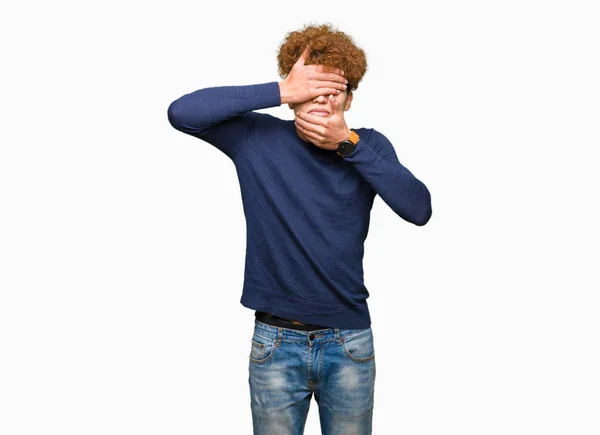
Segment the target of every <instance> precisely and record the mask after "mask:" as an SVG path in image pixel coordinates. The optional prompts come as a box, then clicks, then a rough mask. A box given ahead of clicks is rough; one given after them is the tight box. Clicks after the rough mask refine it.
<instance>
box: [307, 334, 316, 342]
mask: <svg viewBox="0 0 600 435" xmlns="http://www.w3.org/2000/svg"><path fill="white" fill-rule="evenodd" d="M308 339H309V340H311V341H312V340H314V339H315V334H312V333H311V334H310V335H309V336H308Z"/></svg>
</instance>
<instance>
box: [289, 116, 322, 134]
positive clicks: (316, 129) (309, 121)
mask: <svg viewBox="0 0 600 435" xmlns="http://www.w3.org/2000/svg"><path fill="white" fill-rule="evenodd" d="M313 118H316V119H314V122H313ZM323 122H324V119H323V117H321V116H317V115H311V114H309V113H302V115H301V116H296V124H297V125H300V126H301V127H302V128H304V129H306V130H308V131H311V132H313V133H315V134H320V135H324V134H325V131H324V130H325V127H324V124H323Z"/></svg>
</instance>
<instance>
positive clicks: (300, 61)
mask: <svg viewBox="0 0 600 435" xmlns="http://www.w3.org/2000/svg"><path fill="white" fill-rule="evenodd" d="M309 55H310V46H309V45H307V46H306V48H305V49H304V51H303V52H302V54H301V55H300V57H299V58H298V60H297V61H296V65H300V66H303V65H304V62H306V59H307V58H308V56H309Z"/></svg>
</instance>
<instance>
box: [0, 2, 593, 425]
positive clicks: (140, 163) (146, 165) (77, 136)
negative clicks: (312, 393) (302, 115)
mask: <svg viewBox="0 0 600 435" xmlns="http://www.w3.org/2000/svg"><path fill="white" fill-rule="evenodd" d="M593 3H594V2H592V1H589V2H584V1H569V2H567V1H544V2H542V1H524V0H519V1H501V2H500V1H496V2H491V1H487V2H482V1H453V2H446V1H421V2H399V3H395V4H394V6H391V5H392V3H384V2H375V1H369V2H367V3H365V2H347V1H346V2H314V3H313V2H296V3H294V2H267V1H262V2H239V3H237V4H232V3H231V2H199V1H196V2H183V1H171V2H141V1H137V2H133V1H118V2H117V1H106V2H96V3H91V2H75V1H72V2H66V1H59V2H29V3H21V4H20V6H18V8H17V7H15V6H11V7H10V8H7V7H4V6H3V12H2V13H1V14H0V15H1V17H2V18H0V20H1V23H0V24H1V26H0V32H1V35H0V36H2V64H3V67H2V72H1V75H2V80H1V84H0V86H1V87H2V89H1V95H2V98H1V100H2V104H1V110H2V112H1V116H2V117H1V120H2V121H1V122H2V128H1V130H0V134H1V135H2V136H1V138H0V140H1V154H0V207H1V213H0V220H1V225H0V260H1V262H0V288H1V293H0V433H2V434H3V435H16V434H36V435H41V434H49V433H60V434H62V435H67V434H77V435H80V434H86V435H92V434H94V435H95V434H103V435H104V434H111V435H117V434H127V435H130V434H144V435H151V434H178V435H184V434H212V433H215V434H220V433H224V434H251V433H252V432H251V426H252V421H251V414H250V396H249V392H248V380H247V378H248V372H247V368H248V354H249V351H250V336H251V334H252V328H253V320H254V318H253V312H252V311H251V310H249V309H247V308H245V307H243V306H242V305H241V304H240V303H239V299H240V297H241V288H242V280H243V266H244V254H245V243H246V239H245V237H246V234H245V223H244V215H243V209H242V202H241V195H240V190H239V185H238V181H237V177H236V173H235V168H234V166H233V164H232V162H231V161H230V160H229V159H228V158H227V157H226V156H225V155H224V154H222V153H220V152H219V151H218V150H216V149H215V148H213V147H212V146H211V145H209V144H207V143H205V142H203V141H201V140H198V139H196V138H193V137H191V136H187V135H185V134H182V133H180V132H178V131H176V130H174V129H173V128H172V127H171V126H170V124H169V123H168V120H167V108H168V105H169V104H170V103H171V101H173V100H175V99H177V98H178V97H180V96H181V95H183V94H185V93H189V92H192V91H194V90H196V89H200V88H203V87H208V86H217V85H245V84H255V83H265V82H270V81H275V80H281V79H280V78H279V76H278V75H277V65H276V53H277V50H278V47H279V44H280V42H281V41H282V40H283V39H284V37H285V35H286V33H287V32H289V31H292V30H297V29H299V28H301V27H302V26H303V25H304V24H306V23H309V22H314V23H324V22H329V23H331V24H333V25H334V26H336V27H337V28H339V30H342V31H345V32H346V33H348V34H349V35H351V36H352V37H353V38H354V40H355V42H356V43H357V44H358V45H359V46H360V47H361V48H363V49H364V50H365V51H366V52H367V55H368V71H367V74H366V75H365V77H364V79H363V81H362V82H361V83H360V85H359V88H358V90H357V91H356V93H355V97H354V101H353V105H352V109H351V110H350V111H349V112H347V113H346V119H347V122H348V125H349V126H350V127H351V128H358V127H372V128H376V129H378V130H379V131H381V132H383V133H384V134H385V135H386V136H387V137H388V138H389V139H390V140H391V141H392V143H393V144H394V146H395V149H396V151H397V154H398V156H399V158H400V161H401V162H402V163H403V164H404V165H405V166H406V167H408V168H409V169H410V170H411V171H412V172H413V173H414V174H415V175H416V176H417V177H418V178H419V179H421V180H422V181H423V182H424V183H425V184H426V185H427V186H428V188H429V190H430V192H431V194H432V199H433V216H432V218H431V220H430V221H429V223H428V224H427V225H426V226H424V227H417V226H414V225H412V224H410V223H408V222H406V221H404V220H402V219H401V218H400V217H399V216H397V215H395V214H394V212H393V211H392V210H391V209H390V208H389V207H388V206H387V205H386V204H385V203H384V202H383V201H382V200H381V198H379V197H377V199H376V202H375V204H374V207H373V211H372V220H371V227H370V231H369V236H368V239H367V243H366V245H365V259H364V267H365V281H366V285H367V288H368V289H369V291H370V294H371V297H370V298H369V306H370V309H371V315H372V319H373V323H372V327H373V331H374V336H375V345H376V350H377V381H376V396H375V413H374V432H373V433H374V434H403V435H425V434H432V435H433V434H435V435H439V434H461V435H467V434H473V435H481V434H485V435H493V434H502V435H505V434H513V435H515V434H524V435H525V434H527V435H530V434H545V435H548V434H569V435H570V434H578V435H587V434H590V435H591V434H594V435H597V434H598V433H600V415H599V409H600V393H599V392H600V371H599V370H598V367H600V337H599V335H600V320H599V316H598V313H599V309H600V303H599V301H600V297H599V295H598V292H599V290H600V285H599V284H600V283H599V279H598V262H599V261H598V258H599V254H598V242H599V241H600V240H599V237H598V229H597V228H598V219H599V218H600V215H599V213H598V185H600V183H599V181H600V180H599V177H598V169H597V166H598V160H597V158H593V157H592V156H593V155H597V154H596V152H597V148H598V145H599V144H600V129H599V120H600V118H599V116H600V105H599V101H600V86H599V81H598V77H600V63H599V56H598V54H599V48H600V47H599V45H600V44H599V42H598V41H600V31H599V27H598V21H599V18H600V16H599V14H598V12H597V11H596V10H594V9H593V6H594V5H593ZM392 7H393V8H395V9H391V8H392ZM265 112H267V113H271V114H273V115H275V116H279V117H281V118H285V119H292V112H291V110H289V108H288V107H287V105H284V106H281V107H279V108H272V109H266V110H265ZM224 313H226V314H228V318H229V320H227V321H226V322H223V321H222V316H223V314H224ZM305 433H306V434H317V433H320V431H319V422H318V412H317V404H316V402H315V401H314V400H313V402H312V405H311V410H310V413H309V417H308V422H307V427H306V432H305Z"/></svg>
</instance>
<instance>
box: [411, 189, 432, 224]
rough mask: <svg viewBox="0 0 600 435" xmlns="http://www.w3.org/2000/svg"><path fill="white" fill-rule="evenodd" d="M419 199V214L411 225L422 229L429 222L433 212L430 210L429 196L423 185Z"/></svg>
mask: <svg viewBox="0 0 600 435" xmlns="http://www.w3.org/2000/svg"><path fill="white" fill-rule="evenodd" d="M421 198H422V202H421V208H420V211H421V212H420V213H419V215H418V217H417V218H416V219H415V220H414V221H413V223H414V224H415V225H417V226H419V227H422V226H424V225H425V224H426V223H427V222H429V219H431V215H432V213H433V210H432V208H431V194H430V193H429V190H428V189H427V187H426V186H425V185H424V184H423V194H422V195H421Z"/></svg>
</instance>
